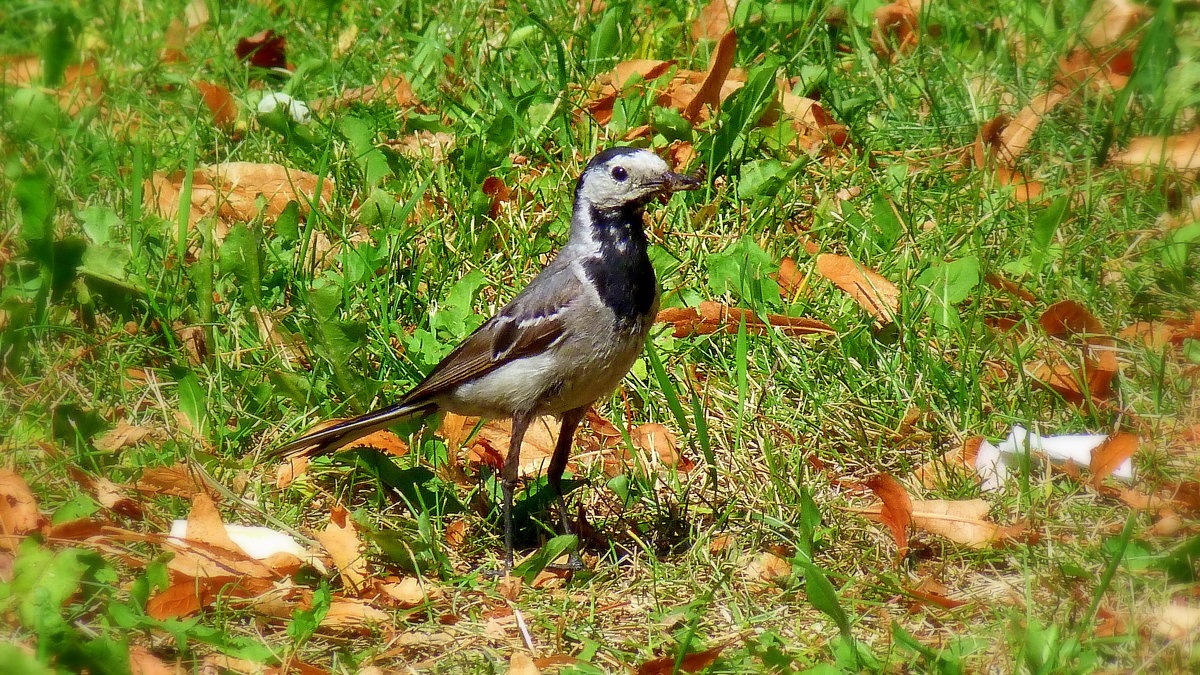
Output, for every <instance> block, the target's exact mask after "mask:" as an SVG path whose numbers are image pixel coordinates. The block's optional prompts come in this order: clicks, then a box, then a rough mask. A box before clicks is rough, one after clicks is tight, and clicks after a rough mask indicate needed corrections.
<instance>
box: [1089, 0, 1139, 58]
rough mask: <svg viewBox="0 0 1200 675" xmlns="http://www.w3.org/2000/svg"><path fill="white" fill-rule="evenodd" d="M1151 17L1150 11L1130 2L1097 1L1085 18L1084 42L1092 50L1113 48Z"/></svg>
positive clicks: (1116, 0)
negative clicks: (1085, 32) (1085, 33)
mask: <svg viewBox="0 0 1200 675" xmlns="http://www.w3.org/2000/svg"><path fill="white" fill-rule="evenodd" d="M1150 15H1151V12H1150V10H1149V9H1147V8H1146V7H1143V6H1141V5H1138V4H1136V3H1132V2H1129V0H1096V1H1095V2H1093V3H1092V6H1091V8H1090V9H1088V13H1087V15H1086V16H1084V18H1083V28H1084V30H1086V31H1087V35H1086V36H1085V37H1084V39H1083V41H1084V43H1085V44H1086V45H1088V46H1089V47H1091V48H1092V49H1104V48H1105V47H1111V46H1112V45H1114V44H1116V43H1117V42H1119V41H1121V40H1122V39H1124V38H1125V36H1126V35H1129V34H1130V33H1132V32H1133V30H1134V29H1135V28H1137V27H1138V25H1140V24H1141V23H1142V22H1143V21H1145V20H1146V19H1147V18H1149V17H1150Z"/></svg>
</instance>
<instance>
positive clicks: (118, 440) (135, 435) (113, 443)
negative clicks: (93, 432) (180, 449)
mask: <svg viewBox="0 0 1200 675" xmlns="http://www.w3.org/2000/svg"><path fill="white" fill-rule="evenodd" d="M163 436H164V434H163V433H162V431H161V430H158V429H151V428H150V427H142V426H135V425H132V424H129V423H127V422H117V426H115V427H113V428H112V429H109V430H108V431H106V432H104V433H103V434H101V435H99V436H97V437H96V440H95V441H94V442H93V444H94V445H95V446H96V449H97V450H99V451H101V452H116V451H117V450H121V449H123V448H131V447H133V446H135V445H137V444H139V443H141V442H142V441H145V440H147V439H152V440H160V439H162V438H163Z"/></svg>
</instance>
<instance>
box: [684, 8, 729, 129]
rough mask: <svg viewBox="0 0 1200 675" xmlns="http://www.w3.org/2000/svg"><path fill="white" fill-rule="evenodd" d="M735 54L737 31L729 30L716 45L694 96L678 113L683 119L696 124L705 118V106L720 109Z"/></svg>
mask: <svg viewBox="0 0 1200 675" xmlns="http://www.w3.org/2000/svg"><path fill="white" fill-rule="evenodd" d="M736 54H737V31H734V30H730V31H729V32H727V33H725V36H724V37H722V38H721V41H720V42H718V43H717V48H716V49H715V50H713V54H712V59H711V60H710V61H709V65H708V73H707V74H706V75H705V76H704V81H703V82H701V83H700V86H699V87H698V88H697V89H696V93H695V95H694V96H693V97H692V99H691V100H690V101H688V103H687V105H686V106H685V107H684V108H683V110H682V111H680V114H681V115H683V117H684V119H686V120H688V121H690V122H691V123H692V124H698V123H699V122H701V121H702V120H704V119H705V118H706V117H707V111H706V106H710V107H712V108H714V109H717V108H720V106H721V101H722V93H723V87H724V85H725V80H726V79H727V78H728V76H729V69H730V68H732V67H733V57H734V56H735V55H736ZM724 95H725V96H728V95H729V94H728V93H724Z"/></svg>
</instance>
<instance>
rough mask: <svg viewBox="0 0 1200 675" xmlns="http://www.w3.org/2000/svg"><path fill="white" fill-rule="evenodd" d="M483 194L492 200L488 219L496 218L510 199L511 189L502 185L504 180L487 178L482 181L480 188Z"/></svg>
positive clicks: (492, 177)
mask: <svg viewBox="0 0 1200 675" xmlns="http://www.w3.org/2000/svg"><path fill="white" fill-rule="evenodd" d="M480 190H482V192H483V194H485V195H487V196H489V197H491V198H492V205H491V208H490V209H489V210H488V217H489V218H493V219H494V218H496V217H497V216H499V215H500V212H501V211H502V210H503V209H504V205H505V204H506V203H508V200H509V199H511V198H512V189H511V188H509V187H508V186H507V185H505V184H504V180H503V179H502V178H499V177H497V176H488V177H487V178H485V179H484V180H483V186H482V187H481V188H480Z"/></svg>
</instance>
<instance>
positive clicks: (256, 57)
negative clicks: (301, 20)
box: [233, 30, 288, 69]
mask: <svg viewBox="0 0 1200 675" xmlns="http://www.w3.org/2000/svg"><path fill="white" fill-rule="evenodd" d="M233 52H234V54H236V55H237V58H238V60H239V61H247V62H248V63H249V65H251V66H255V67H258V68H284V69H286V68H287V67H288V64H287V54H286V52H287V39H286V38H285V37H283V36H282V35H279V34H277V33H276V32H275V31H273V30H264V31H262V32H261V33H255V34H254V35H251V36H250V37H248V38H242V39H241V40H238V43H237V47H235V48H234V50H233Z"/></svg>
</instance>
